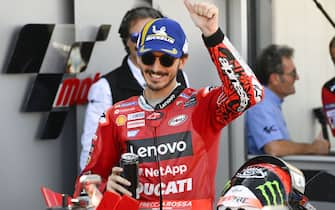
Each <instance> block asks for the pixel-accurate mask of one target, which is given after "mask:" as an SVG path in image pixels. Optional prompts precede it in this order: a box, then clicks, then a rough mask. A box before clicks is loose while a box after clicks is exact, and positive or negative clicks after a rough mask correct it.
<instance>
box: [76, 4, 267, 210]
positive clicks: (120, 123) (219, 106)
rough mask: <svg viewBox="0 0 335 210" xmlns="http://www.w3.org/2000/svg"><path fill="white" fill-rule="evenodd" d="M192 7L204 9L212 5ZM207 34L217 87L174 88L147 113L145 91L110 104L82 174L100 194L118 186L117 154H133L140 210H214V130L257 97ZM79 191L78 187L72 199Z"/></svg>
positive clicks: (258, 90) (241, 68) (217, 34)
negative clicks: (95, 178) (97, 179)
mask: <svg viewBox="0 0 335 210" xmlns="http://www.w3.org/2000/svg"><path fill="white" fill-rule="evenodd" d="M185 4H186V7H187V8H188V10H189V12H190V14H191V17H192V15H195V16H205V15H204V14H203V13H201V12H199V10H194V7H195V5H198V4H195V5H191V4H190V3H189V2H188V1H185ZM199 5H200V6H199V7H200V9H203V10H206V8H207V7H208V5H210V6H212V5H211V4H209V3H199ZM206 11H207V10H206ZM212 11H213V13H214V14H207V17H206V18H208V19H211V18H217V13H218V10H217V8H216V7H214V10H212ZM200 14H202V15H200ZM192 19H193V18H192ZM193 21H194V20H193ZM171 22H174V21H172V20H170V19H167V18H163V19H156V20H155V21H153V22H150V23H147V25H146V26H145V27H144V29H143V31H145V30H147V34H145V32H143V31H142V33H141V35H140V37H139V39H141V36H145V35H147V36H149V35H148V34H149V32H151V29H152V28H153V27H152V28H151V26H153V25H156V29H158V28H159V27H161V25H160V23H162V24H163V25H164V24H165V25H166V32H167V33H169V26H170V23H171ZM196 25H197V24H196ZM214 28H215V31H213V30H212V33H210V36H208V35H207V36H206V34H205V33H204V31H203V30H202V32H203V39H204V42H205V44H206V47H207V48H208V51H209V53H210V56H211V59H212V61H213V63H214V64H215V66H216V69H217V72H218V74H219V77H220V80H221V82H222V85H221V86H219V87H207V88H202V89H200V90H194V89H191V88H184V87H182V86H181V85H176V87H175V88H174V89H173V90H172V91H170V94H168V95H167V97H165V99H164V100H162V101H160V103H158V104H157V105H156V106H154V107H153V106H152V105H151V104H149V103H148V102H147V99H146V94H145V92H144V94H143V95H141V96H134V97H131V98H129V99H127V100H125V101H121V102H119V103H117V104H115V105H114V106H112V107H111V108H109V109H108V110H107V111H106V112H105V114H104V115H103V116H102V117H101V119H100V122H99V127H98V130H97V132H96V136H95V138H94V139H93V142H92V148H91V154H90V157H89V160H88V164H87V165H86V167H85V169H84V170H83V172H82V174H81V175H83V174H89V173H92V174H99V175H100V176H101V177H102V179H103V182H104V183H105V184H104V185H103V186H102V188H104V187H105V186H106V182H107V181H108V183H109V182H117V181H116V180H118V179H119V178H120V176H119V175H118V174H116V173H115V172H114V168H118V167H116V166H118V164H119V160H120V156H121V154H122V153H125V152H131V153H136V154H137V155H138V156H139V158H140V163H139V187H138V190H139V196H140V197H139V199H138V200H139V201H140V209H157V208H158V209H159V208H160V207H161V208H162V209H184V210H191V209H204V210H210V209H213V202H214V199H215V195H214V192H215V189H214V187H215V186H214V180H215V174H216V168H217V156H218V144H219V138H220V131H221V129H222V128H223V127H225V126H226V125H227V124H229V123H230V122H231V121H233V120H234V119H235V118H237V117H238V116H240V115H241V114H242V113H243V112H244V111H245V110H246V109H247V108H249V107H251V106H252V105H254V104H256V103H257V102H259V101H261V98H262V96H263V89H262V86H261V85H260V83H259V82H258V80H257V79H256V77H255V75H254V74H253V72H252V71H251V70H250V68H249V67H248V66H247V65H246V64H245V62H244V61H243V60H241V58H240V57H239V56H238V53H237V52H236V50H235V49H234V48H233V46H232V45H231V43H230V42H229V41H228V39H227V38H226V37H225V36H224V35H223V33H222V32H221V30H220V29H219V28H218V26H215V25H214ZM161 29H162V27H161ZM200 29H202V28H201V27H200ZM207 34H208V33H207ZM168 35H169V36H172V35H171V34H168ZM172 37H173V36H172ZM160 41H161V40H160ZM145 44H146V43H144V45H145ZM140 47H141V46H139V47H138V48H139V49H140ZM145 48H148V46H145ZM177 49H178V48H177ZM139 51H140V50H139ZM139 55H140V56H141V53H139ZM157 57H158V56H157ZM155 59H156V60H155V62H156V63H157V62H158V59H157V58H155ZM142 60H143V59H142ZM159 60H161V59H159ZM142 62H144V61H142ZM159 62H161V63H162V61H159ZM142 71H143V70H142ZM111 174H112V175H111ZM111 176H114V178H111ZM115 177H117V178H115ZM113 179H114V181H112V180H113ZM108 183H107V190H112V191H117V190H116V189H109V187H108ZM101 190H105V189H101ZM79 191H80V186H79V184H78V183H77V186H76V192H75V196H76V195H78V193H79Z"/></svg>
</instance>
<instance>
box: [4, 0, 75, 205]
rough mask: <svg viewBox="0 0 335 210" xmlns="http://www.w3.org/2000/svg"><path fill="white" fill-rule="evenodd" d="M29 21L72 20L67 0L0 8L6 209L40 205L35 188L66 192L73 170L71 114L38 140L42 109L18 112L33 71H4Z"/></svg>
mask: <svg viewBox="0 0 335 210" xmlns="http://www.w3.org/2000/svg"><path fill="white" fill-rule="evenodd" d="M28 23H58V24H64V23H73V6H72V1H69V0H48V1H45V0H31V1H21V0H12V1H6V2H5V3H4V2H2V4H1V7H0V34H1V35H0V37H1V42H0V68H1V70H0V71H1V73H0V85H1V88H0V96H1V109H0V115H1V120H0V140H1V152H0V159H1V162H2V164H1V166H0V186H1V191H0V203H1V209H6V210H20V209H22V210H23V209H25V210H27V209H28V210H37V209H45V205H44V201H43V199H42V196H41V193H40V191H39V188H40V186H42V185H44V186H48V187H50V188H52V189H54V190H56V191H61V192H71V191H72V185H73V184H72V183H73V179H74V178H73V177H74V175H75V173H76V171H75V168H76V161H75V158H76V147H75V145H76V142H75V139H76V135H75V133H74V132H73V130H75V124H74V123H73V122H74V121H75V112H74V111H72V112H70V114H69V116H68V118H67V120H66V125H65V129H64V132H62V134H61V136H60V137H59V138H57V139H55V140H51V141H42V140H40V139H38V138H37V135H38V133H37V132H38V130H39V127H40V124H41V122H43V118H44V117H46V113H24V112H21V111H20V110H21V107H22V104H23V103H24V99H25V97H26V93H27V89H28V88H29V87H31V82H32V80H33V79H34V78H35V76H36V74H11V75H9V74H5V73H4V70H5V68H6V66H7V64H8V59H9V58H10V56H11V54H12V53H13V49H14V45H15V42H16V39H17V36H18V32H19V30H20V29H21V28H22V26H23V25H25V24H28Z"/></svg>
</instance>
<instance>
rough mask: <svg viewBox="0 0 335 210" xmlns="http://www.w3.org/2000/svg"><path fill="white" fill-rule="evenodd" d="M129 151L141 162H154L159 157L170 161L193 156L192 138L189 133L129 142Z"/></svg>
mask: <svg viewBox="0 0 335 210" xmlns="http://www.w3.org/2000/svg"><path fill="white" fill-rule="evenodd" d="M127 150H128V151H129V152H132V153H135V154H137V155H138V156H139V157H140V160H141V162H154V161H156V157H157V156H159V158H160V160H168V159H174V158H179V157H185V156H191V155H192V154H193V147H192V136H191V133H190V132H189V131H187V132H182V133H176V134H171V135H167V136H158V137H157V138H156V141H155V139H154V138H149V139H143V140H136V141H131V140H130V141H127Z"/></svg>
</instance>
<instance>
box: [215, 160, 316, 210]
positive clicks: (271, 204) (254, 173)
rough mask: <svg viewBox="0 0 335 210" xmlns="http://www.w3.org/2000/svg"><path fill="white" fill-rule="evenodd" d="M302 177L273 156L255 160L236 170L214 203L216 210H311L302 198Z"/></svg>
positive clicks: (311, 207)
mask: <svg viewBox="0 0 335 210" xmlns="http://www.w3.org/2000/svg"><path fill="white" fill-rule="evenodd" d="M304 191H305V177H304V175H303V173H302V172H301V171H300V170H299V169H297V168H296V167H294V166H292V165H290V164H288V163H286V162H285V161H283V160H282V159H280V158H277V157H273V156H267V155H264V156H257V157H255V158H252V159H250V160H249V161H247V162H246V163H245V164H243V165H242V167H241V168H240V169H239V170H237V172H236V173H235V175H234V176H233V177H232V178H231V180H229V181H228V182H227V184H226V186H225V189H224V190H223V192H222V195H221V197H220V199H219V201H218V204H217V209H218V210H234V209H236V210H260V209H278V210H279V209H280V210H284V209H291V210H309V209H315V208H314V207H313V206H312V205H311V204H310V203H309V202H308V199H307V197H306V196H305V195H304Z"/></svg>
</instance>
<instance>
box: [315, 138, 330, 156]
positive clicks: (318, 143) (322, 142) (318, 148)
mask: <svg viewBox="0 0 335 210" xmlns="http://www.w3.org/2000/svg"><path fill="white" fill-rule="evenodd" d="M312 145H313V148H314V151H315V153H316V154H320V155H326V154H328V153H329V150H330V143H329V141H328V140H327V139H325V138H323V136H322V133H320V134H319V135H318V136H317V137H316V138H315V140H314V141H313V143H312Z"/></svg>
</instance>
